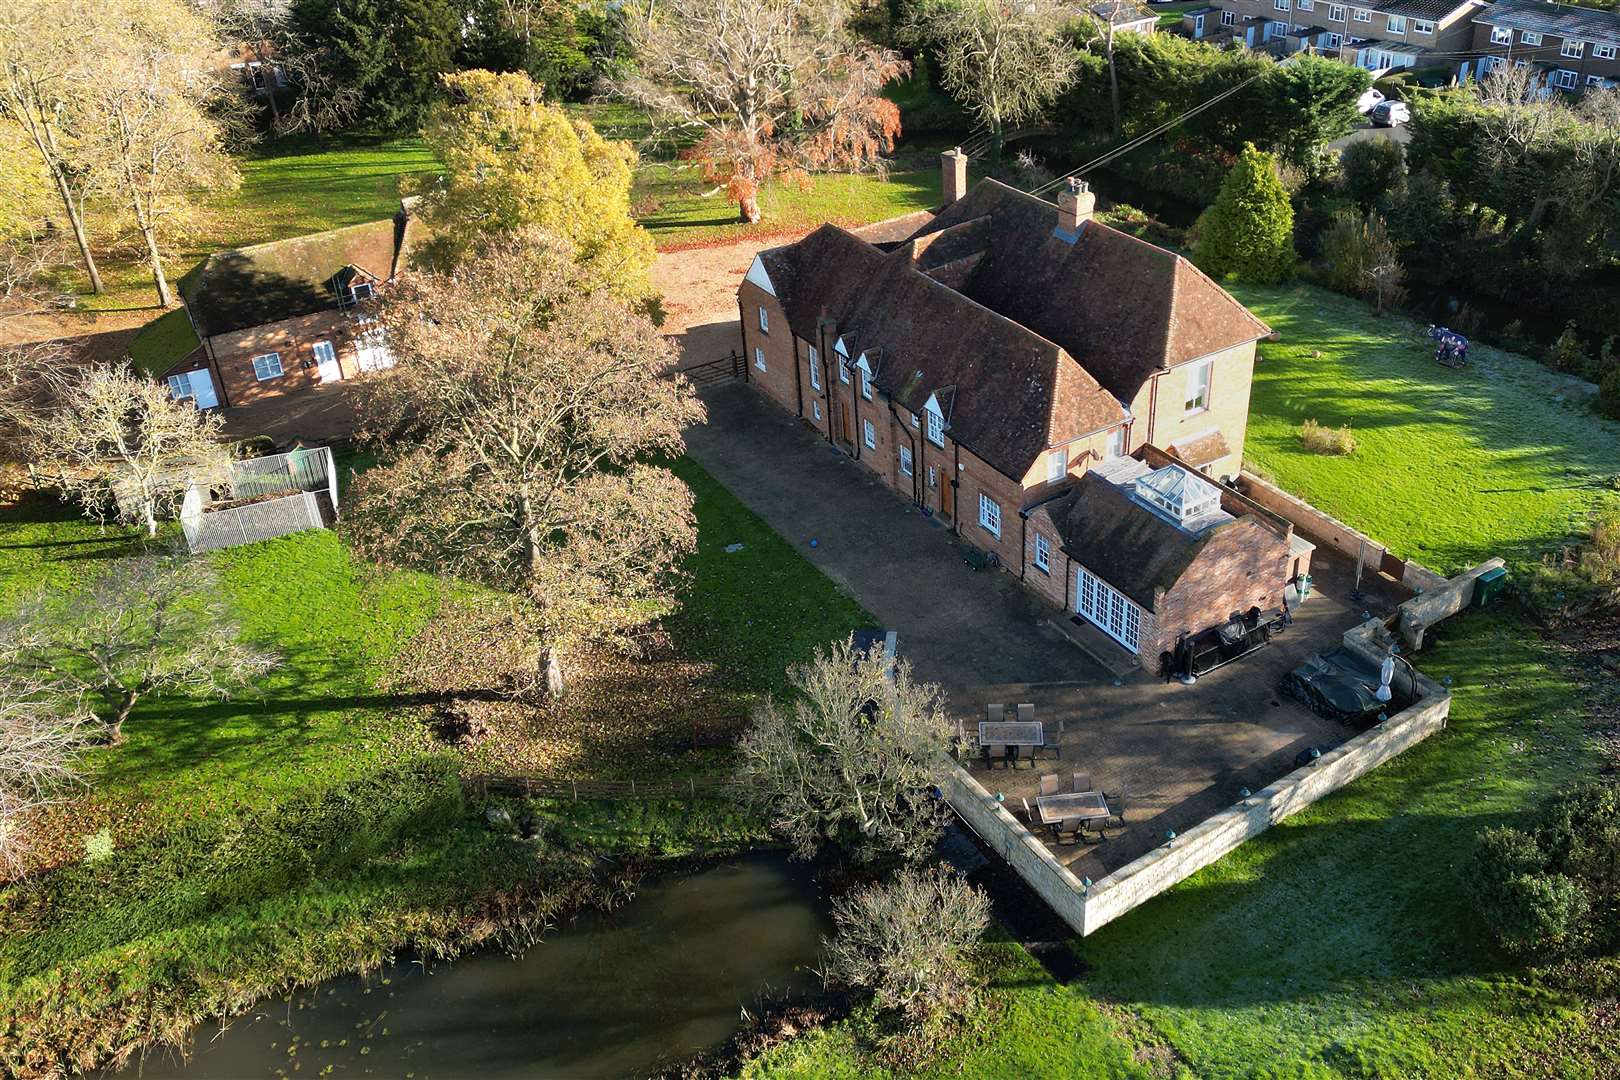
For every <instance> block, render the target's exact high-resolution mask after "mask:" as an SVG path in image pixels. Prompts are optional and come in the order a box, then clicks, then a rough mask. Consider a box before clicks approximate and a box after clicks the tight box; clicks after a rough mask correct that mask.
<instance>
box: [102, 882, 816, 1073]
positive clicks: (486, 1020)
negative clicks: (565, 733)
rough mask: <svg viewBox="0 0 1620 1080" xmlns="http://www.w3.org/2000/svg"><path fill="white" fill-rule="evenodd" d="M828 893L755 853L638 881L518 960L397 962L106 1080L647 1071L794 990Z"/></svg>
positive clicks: (206, 1029) (704, 1045) (199, 1036)
mask: <svg viewBox="0 0 1620 1080" xmlns="http://www.w3.org/2000/svg"><path fill="white" fill-rule="evenodd" d="M828 928H829V922H828V920H827V918H826V916H825V905H824V904H822V903H821V902H820V900H819V898H818V895H817V890H816V885H815V882H814V879H813V878H812V876H811V874H810V873H809V871H808V870H807V869H806V868H804V867H803V866H801V865H797V864H791V863H789V862H788V860H787V859H786V858H785V857H783V856H779V855H755V856H747V857H744V858H741V859H737V860H734V861H731V862H728V863H725V864H723V865H720V866H716V867H712V868H709V869H706V870H702V871H699V872H697V873H694V874H692V875H690V876H688V877H683V878H676V879H670V880H666V881H662V882H658V883H655V884H652V885H649V886H647V887H646V888H644V889H642V890H640V892H639V893H638V894H637V896H636V898H635V899H634V900H633V901H631V902H630V903H629V904H627V905H625V906H624V907H623V908H621V909H619V910H618V911H615V912H612V913H608V914H599V913H588V914H585V915H582V916H580V917H579V918H578V919H577V920H575V921H573V922H570V923H566V924H564V925H563V926H562V927H560V928H558V929H557V930H555V931H553V932H552V934H551V935H549V936H548V937H547V938H546V939H545V940H544V941H542V942H540V943H539V944H537V945H535V946H533V947H532V948H530V949H529V950H528V951H527V952H525V953H524V954H523V955H522V956H521V957H518V958H517V959H515V960H514V959H512V958H511V957H509V956H507V955H505V954H504V953H498V952H495V953H491V952H482V953H475V954H472V955H469V956H465V957H463V958H461V959H459V960H456V961H454V962H443V963H438V964H435V965H433V966H432V967H431V968H424V967H423V966H422V965H421V964H420V963H416V962H410V963H401V964H397V965H393V966H391V967H386V968H383V969H382V970H381V971H378V972H374V973H373V974H372V975H371V976H370V977H368V978H366V979H361V978H358V977H352V978H344V979H336V980H333V981H331V982H328V983H324V984H322V985H320V986H317V987H314V988H312V989H310V990H307V991H304V992H301V993H298V994H295V995H293V996H292V998H291V999H277V1000H273V1001H266V1002H262V1003H261V1004H260V1005H259V1006H258V1007H257V1008H255V1009H253V1010H252V1011H251V1012H250V1013H247V1014H245V1015H243V1016H240V1017H238V1018H237V1019H235V1020H233V1021H232V1022H231V1023H230V1024H229V1025H227V1026H226V1027H225V1028H224V1029H223V1031H222V1030H221V1028H220V1026H219V1025H217V1024H206V1025H202V1026H201V1027H199V1028H198V1029H197V1031H196V1033H195V1035H196V1038H195V1042H194V1047H193V1051H192V1054H191V1057H190V1060H189V1061H188V1062H184V1063H182V1062H181V1061H179V1060H178V1059H177V1057H176V1056H175V1055H174V1054H173V1053H172V1052H168V1051H154V1052H152V1053H150V1054H149V1055H148V1056H147V1059H146V1061H145V1062H144V1063H140V1062H134V1063H131V1064H130V1066H129V1067H127V1068H126V1069H124V1070H122V1071H120V1072H117V1073H110V1074H107V1075H108V1076H109V1077H115V1078H119V1080H122V1078H126V1077H147V1078H162V1077H188V1078H191V1080H200V1078H203V1077H208V1078H213V1077H232V1078H236V1077H244V1078H246V1077H278V1076H307V1077H317V1076H389V1077H415V1078H418V1080H429V1078H432V1077H448V1076H478V1077H503V1076H505V1077H517V1076H525V1077H530V1076H567V1077H582V1078H583V1077H620V1076H644V1075H646V1074H647V1073H648V1072H650V1071H653V1070H655V1069H658V1068H660V1067H661V1066H663V1065H667V1064H670V1063H673V1062H676V1061H679V1060H681V1059H683V1058H687V1057H690V1056H692V1055H693V1054H696V1053H699V1052H701V1051H704V1050H708V1049H712V1048H715V1047H718V1046H720V1045H721V1044H723V1043H724V1042H725V1041H726V1040H727V1039H729V1038H730V1037H731V1035H732V1034H733V1033H735V1032H736V1031H737V1029H738V1028H739V1027H740V1026H741V1022H742V1010H744V1009H749V1010H750V1011H756V1012H757V1008H758V1005H759V1003H760V1001H761V999H762V997H763V996H765V995H769V996H771V997H780V996H782V995H784V994H787V995H791V994H794V993H800V992H807V991H809V990H811V989H813V988H814V987H815V986H816V985H818V982H819V980H818V977H817V976H816V974H815V972H814V971H813V970H812V969H813V968H814V966H815V965H816V963H817V960H818V952H819V945H820V939H821V935H822V934H823V933H824V932H826V931H827V930H828Z"/></svg>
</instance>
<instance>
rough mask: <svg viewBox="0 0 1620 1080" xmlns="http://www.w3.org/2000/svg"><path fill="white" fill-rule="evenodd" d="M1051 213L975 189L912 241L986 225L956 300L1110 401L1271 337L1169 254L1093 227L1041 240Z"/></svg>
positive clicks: (1050, 227) (1015, 197)
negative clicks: (1031, 343)
mask: <svg viewBox="0 0 1620 1080" xmlns="http://www.w3.org/2000/svg"><path fill="white" fill-rule="evenodd" d="M1057 215H1058V212H1057V207H1056V206H1054V205H1053V204H1051V203H1049V202H1045V201H1044V200H1041V199H1038V198H1035V197H1034V196H1032V195H1027V194H1025V193H1023V192H1021V191H1018V190H1016V189H1014V188H1011V187H1008V186H1006V185H1005V184H1001V183H998V182H996V181H994V180H985V181H982V182H980V183H979V184H978V186H976V187H974V188H973V189H972V190H971V191H970V192H969V193H968V194H967V195H966V196H965V197H963V198H961V199H959V200H957V201H956V202H955V203H954V204H952V205H951V206H948V207H946V208H945V209H943V210H941V211H940V213H939V214H938V216H936V217H935V218H934V220H933V221H932V222H930V223H929V224H928V225H927V226H925V227H924V228H923V229H922V230H921V231H920V232H919V233H918V234H917V237H916V239H918V240H925V239H927V238H928V237H929V236H930V235H932V234H934V233H940V232H944V231H946V230H950V229H953V228H956V227H959V226H962V225H965V224H966V223H969V222H972V221H974V220H975V219H981V218H984V219H988V222H989V225H988V227H987V228H985V229H983V232H982V237H983V239H984V241H985V246H984V255H983V257H982V258H981V259H980V260H979V261H978V262H977V264H976V265H975V266H973V267H972V269H971V272H970V273H968V274H966V275H964V279H963V281H962V282H961V284H960V286H959V288H960V290H961V292H962V293H963V294H964V295H966V296H968V297H969V298H971V299H973V300H975V301H977V302H979V303H980V304H983V305H984V306H985V307H987V308H990V309H991V310H993V311H996V312H999V313H1000V314H1002V315H1005V316H1006V317H1007V318H1009V319H1011V320H1013V321H1014V322H1016V323H1018V324H1020V325H1021V326H1025V327H1027V328H1029V329H1030V330H1033V331H1034V332H1036V333H1038V334H1040V335H1041V336H1042V337H1044V338H1046V339H1048V340H1049V341H1052V342H1055V343H1056V344H1058V345H1060V346H1062V348H1063V349H1064V350H1065V351H1066V352H1068V354H1069V355H1070V356H1073V357H1074V358H1075V359H1076V360H1078V361H1079V362H1080V365H1081V366H1082V367H1083V368H1085V370H1086V371H1087V372H1089V373H1090V374H1091V375H1092V376H1093V377H1095V378H1096V380H1097V381H1098V382H1099V383H1101V384H1102V385H1103V387H1104V388H1105V389H1107V390H1108V391H1109V392H1111V393H1112V394H1113V395H1114V396H1115V397H1116V398H1118V399H1119V400H1121V401H1125V402H1129V401H1131V400H1133V399H1134V398H1135V396H1136V393H1137V391H1138V390H1139V389H1140V388H1141V387H1142V385H1143V384H1144V383H1145V382H1146V381H1147V380H1148V378H1149V377H1150V376H1152V375H1153V373H1154V372H1156V371H1160V370H1163V369H1164V368H1166V367H1172V366H1175V365H1177V364H1181V363H1185V362H1187V361H1189V360H1194V359H1197V358H1199V357H1201V356H1207V355H1209V354H1211V353H1214V352H1219V351H1220V350H1222V349H1226V348H1230V347H1232V346H1234V345H1240V344H1242V343H1244V342H1248V341H1254V340H1255V339H1257V338H1261V337H1265V336H1266V335H1268V334H1270V333H1271V328H1270V327H1268V326H1267V325H1266V324H1265V323H1263V322H1261V321H1260V320H1259V319H1257V318H1255V317H1254V316H1253V315H1251V314H1250V313H1249V311H1248V310H1247V309H1246V308H1244V306H1243V305H1242V304H1240V303H1238V302H1237V301H1236V300H1235V299H1233V298H1232V297H1231V296H1230V295H1229V294H1228V293H1227V292H1226V291H1225V290H1224V289H1222V288H1221V287H1220V286H1219V285H1217V284H1215V283H1214V282H1213V281H1211V280H1210V279H1209V278H1208V277H1206V276H1205V275H1204V274H1203V272H1202V271H1200V270H1198V269H1197V268H1196V267H1194V266H1193V265H1192V263H1190V262H1188V261H1187V260H1186V259H1183V258H1181V257H1180V256H1179V255H1176V254H1174V253H1172V252H1169V251H1166V250H1164V249H1163V248H1160V247H1155V246H1153V245H1152V244H1149V243H1147V242H1145V241H1142V240H1138V239H1136V238H1135V237H1133V236H1129V235H1127V234H1126V233H1122V232H1120V231H1118V230H1116V229H1112V228H1109V227H1108V226H1106V225H1104V224H1102V223H1101V222H1098V221H1088V222H1086V223H1085V226H1084V227H1083V228H1082V229H1081V230H1080V236H1079V239H1078V240H1076V241H1075V242H1074V243H1072V244H1071V243H1068V242H1066V241H1064V240H1062V239H1060V238H1058V237H1056V236H1054V235H1053V233H1054V230H1055V229H1056V227H1057ZM940 242H944V238H943V237H942V238H941V240H940Z"/></svg>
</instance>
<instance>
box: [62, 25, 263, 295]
mask: <svg viewBox="0 0 1620 1080" xmlns="http://www.w3.org/2000/svg"><path fill="white" fill-rule="evenodd" d="M99 7H100V9H101V11H102V16H101V20H100V25H98V26H97V28H96V29H97V32H98V33H101V34H106V35H110V36H112V37H114V38H115V39H116V40H117V42H118V46H117V47H116V48H113V49H108V50H106V51H105V53H104V54H103V55H102V57H101V59H100V62H99V63H96V64H94V65H91V66H89V67H88V68H87V70H86V71H85V73H84V77H85V78H86V79H88V81H89V83H90V86H89V87H88V88H87V89H86V90H85V91H84V97H85V99H86V101H87V103H88V113H87V116H86V118H85V119H84V120H83V121H81V127H82V129H83V133H82V136H81V138H82V142H83V144H84V145H85V146H86V147H87V148H88V151H89V153H90V155H91V156H92V157H93V159H94V160H96V161H97V162H99V163H101V166H102V168H101V175H102V176H103V177H104V178H105V179H104V186H105V188H106V190H107V192H108V193H109V195H111V196H112V198H113V199H114V201H116V202H120V203H122V204H123V205H124V206H125V207H127V208H128V209H129V211H130V213H131V215H132V217H133V219H134V222H135V228H136V231H137V232H138V233H139V234H140V237H141V242H142V244H143V246H144V247H145V249H146V259H147V263H148V265H149V266H150V267H151V270H152V285H153V287H154V288H155V289H156V291H157V296H158V305H159V306H160V307H171V306H173V304H174V294H173V291H172V290H171V289H170V287H169V280H168V276H167V275H166V274H165V273H164V270H163V255H162V243H161V242H162V241H163V240H164V239H166V238H167V237H168V235H170V233H171V232H172V230H173V229H175V228H176V227H178V226H179V225H181V224H182V223H184V222H185V221H186V220H187V219H188V218H189V217H191V216H192V215H193V213H194V211H195V210H196V205H195V201H194V200H195V197H196V196H197V195H198V194H199V193H201V192H205V191H214V190H219V189H221V188H227V187H232V186H234V185H235V184H236V183H237V180H238V177H237V173H236V167H235V165H234V164H233V163H232V161H231V158H230V156H229V155H228V154H227V153H226V152H225V143H226V138H227V134H228V129H229V126H231V122H232V121H233V119H234V118H233V116H232V113H231V107H232V106H234V105H237V104H239V98H238V97H237V96H236V95H234V94H232V93H230V91H229V90H228V89H227V87H226V84H225V77H226V75H227V74H228V70H227V69H223V68H221V67H220V66H219V65H218V64H217V63H215V62H214V58H215V57H216V55H217V54H218V52H219V42H218V40H217V39H216V38H215V37H214V35H213V28H212V27H211V26H210V25H209V23H208V21H207V20H206V19H204V18H202V16H201V15H200V14H198V13H197V12H196V11H194V10H192V9H190V8H188V7H186V6H185V5H183V4H180V3H178V2H177V0H102V2H101V4H100V5H99Z"/></svg>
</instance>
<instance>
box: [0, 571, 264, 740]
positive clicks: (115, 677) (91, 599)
mask: <svg viewBox="0 0 1620 1080" xmlns="http://www.w3.org/2000/svg"><path fill="white" fill-rule="evenodd" d="M238 634H239V632H238V629H237V625H236V622H235V620H234V619H232V617H231V615H230V613H229V611H228V610H227V609H226V607H225V604H224V602H223V601H222V600H221V599H220V595H219V583H218V581H217V580H216V579H215V578H214V575H213V573H212V572H211V570H210V569H209V566H208V563H207V562H206V561H204V560H200V559H193V558H190V557H188V556H186V555H184V554H166V553H147V554H142V555H132V556H129V557H127V558H122V559H118V560H115V561H113V562H112V563H111V564H109V565H108V567H107V568H106V569H105V570H104V571H102V573H100V574H99V575H97V576H96V578H95V579H94V580H92V581H91V582H90V585H89V587H88V588H86V589H84V590H81V591H74V592H71V593H69V594H67V595H66V596H63V595H61V594H60V593H58V592H56V591H55V590H51V589H41V590H38V591H36V592H34V593H32V594H29V595H27V596H25V597H24V598H23V600H22V602H21V603H20V604H19V605H18V606H17V609H16V612H15V614H13V615H12V616H11V617H10V618H9V619H8V620H6V621H5V623H4V624H0V672H4V673H8V674H9V675H11V676H12V677H14V678H22V679H43V680H48V681H49V683H50V684H51V685H52V686H54V688H55V689H56V690H57V691H58V692H59V693H63V694H67V695H70V696H72V697H74V698H78V699H95V700H99V702H100V707H99V708H97V709H95V710H94V712H95V716H96V718H97V719H98V720H100V721H101V722H102V724H103V725H104V727H105V732H106V737H107V739H108V740H109V741H111V742H114V743H116V742H119V741H121V740H122V739H123V727H124V721H125V720H126V719H128V717H129V713H130V710H131V709H133V708H134V707H135V703H136V702H137V701H139V700H140V699H141V698H142V697H143V696H145V695H147V694H155V693H191V694H215V695H218V696H219V697H222V698H223V697H229V696H230V695H231V694H232V693H234V692H235V691H237V690H240V689H241V688H243V687H245V686H247V685H249V684H250V683H252V681H253V680H254V679H256V678H258V677H259V676H260V675H262V674H264V673H265V672H267V671H269V670H270V669H272V668H273V667H275V665H276V663H277V660H276V657H275V656H274V655H273V654H271V653H268V652H265V651H263V650H260V649H255V648H253V647H251V646H249V645H245V644H242V643H241V642H240V641H238V640H237V638H238Z"/></svg>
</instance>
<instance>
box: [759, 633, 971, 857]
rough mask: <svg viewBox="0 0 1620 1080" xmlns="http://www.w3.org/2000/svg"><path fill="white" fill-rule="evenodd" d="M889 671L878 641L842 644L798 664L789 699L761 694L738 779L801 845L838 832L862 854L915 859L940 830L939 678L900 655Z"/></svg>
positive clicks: (804, 848)
mask: <svg viewBox="0 0 1620 1080" xmlns="http://www.w3.org/2000/svg"><path fill="white" fill-rule="evenodd" d="M890 676H891V672H890V669H889V663H888V661H886V660H885V659H884V658H883V657H882V656H881V655H879V653H878V651H876V650H874V651H872V652H870V653H863V652H860V651H858V650H856V649H855V648H854V646H853V644H852V642H850V641H845V642H843V643H841V644H838V645H835V646H833V647H831V648H829V649H826V650H824V651H821V652H818V653H817V655H816V658H815V659H814V660H813V661H811V662H810V663H808V664H803V665H801V666H799V667H797V668H795V669H794V670H793V671H792V672H791V673H790V677H789V684H790V686H791V688H792V694H791V697H790V699H789V700H788V701H787V702H786V703H785V704H778V703H777V702H774V701H772V702H768V703H766V704H765V705H763V706H761V707H760V709H759V710H758V712H757V713H756V714H755V716H754V722H753V727H752V728H750V729H749V731H748V732H747V733H746V734H745V735H744V736H743V738H742V742H741V744H740V747H739V749H740V752H741V755H742V764H741V767H740V772H739V777H738V783H739V784H740V786H741V789H742V791H743V792H744V793H745V794H746V795H747V796H748V797H749V798H750V799H751V800H753V801H754V802H755V803H756V805H757V806H758V807H759V808H760V810H761V811H763V812H764V813H766V814H767V815H768V816H769V817H770V820H771V823H772V825H773V826H774V827H775V828H776V829H777V830H779V831H780V832H781V833H782V834H783V835H784V836H786V837H787V839H788V840H789V841H790V842H791V843H792V844H793V848H794V851H795V852H796V853H797V854H799V855H802V856H809V855H811V854H812V853H814V852H815V851H816V850H817V849H818V848H820V847H821V846H822V845H824V844H827V843H829V842H831V843H834V844H837V845H839V846H840V847H841V848H843V849H844V850H845V851H846V852H847V853H848V854H849V855H851V856H852V857H854V858H856V859H858V860H862V861H872V860H876V859H882V858H886V857H894V856H897V857H900V858H903V859H908V860H914V859H916V858H918V857H920V856H922V855H923V854H925V853H926V852H927V850H928V848H929V846H930V845H931V844H932V843H933V841H934V838H935V837H936V836H937V835H938V833H939V828H940V824H941V821H942V819H943V808H942V804H941V803H940V802H939V801H938V800H937V799H936V798H934V796H933V794H932V788H933V787H934V785H935V784H936V783H937V782H938V780H939V778H940V768H941V765H940V756H941V754H942V753H943V751H944V749H945V745H946V740H947V739H948V737H949V725H948V724H947V722H946V719H945V712H944V707H943V704H942V701H941V697H940V692H939V687H937V686H934V685H932V684H928V683H918V682H916V681H914V680H913V679H912V676H911V669H910V665H908V664H907V663H905V662H904V661H898V662H896V663H895V665H894V670H893V672H892V679H891V677H890Z"/></svg>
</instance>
